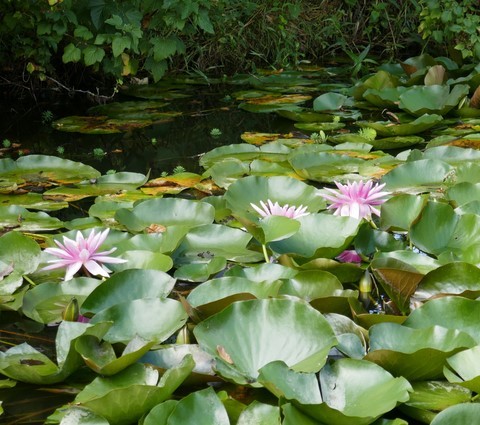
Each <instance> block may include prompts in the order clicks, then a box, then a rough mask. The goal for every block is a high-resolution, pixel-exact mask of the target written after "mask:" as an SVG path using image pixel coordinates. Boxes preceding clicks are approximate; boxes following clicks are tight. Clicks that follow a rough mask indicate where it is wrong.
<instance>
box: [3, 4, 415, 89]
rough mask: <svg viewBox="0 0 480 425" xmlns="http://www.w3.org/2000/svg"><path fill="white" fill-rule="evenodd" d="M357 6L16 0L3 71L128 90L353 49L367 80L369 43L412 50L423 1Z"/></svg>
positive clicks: (392, 50) (6, 14)
mask: <svg viewBox="0 0 480 425" xmlns="http://www.w3.org/2000/svg"><path fill="white" fill-rule="evenodd" d="M357 3H358V2H352V1H347V2H340V1H337V0H331V1H327V2H321V4H320V5H319V4H318V2H316V1H313V0H289V1H281V0H268V1H260V0H231V1H230V0H218V1H216V2H214V3H212V2H210V1H208V0H195V1H192V0H181V1H172V0H161V1H153V0H133V1H125V0H120V1H114V0H88V1H82V2H75V1H73V0H64V1H49V2H46V1H44V0H42V1H41V0H32V1H29V2H13V1H11V0H9V1H6V2H3V3H2V4H0V17H1V18H0V22H1V25H0V67H2V68H5V69H6V70H8V71H11V72H17V73H21V71H23V69H26V70H27V71H28V72H29V73H30V74H33V75H35V76H36V77H38V78H39V79H40V80H42V81H43V80H46V79H48V78H49V77H53V78H58V74H59V73H61V72H63V73H67V74H70V73H73V72H75V71H77V70H78V71H79V72H81V69H82V68H83V67H87V68H88V70H89V71H91V73H96V74H100V75H103V76H110V77H113V78H114V79H115V80H117V81H118V82H120V83H121V82H122V80H123V78H125V77H130V76H135V75H138V74H141V75H142V76H145V75H146V76H148V77H150V78H152V79H153V80H154V81H158V80H159V79H161V78H162V76H163V75H164V74H165V72H166V71H167V70H168V69H169V68H172V67H174V68H177V69H184V68H187V69H188V70H195V72H197V73H203V71H209V72H211V71H212V70H214V69H218V70H221V72H222V73H223V72H225V71H227V72H231V71H237V70H242V71H245V70H250V69H254V70H255V68H256V67H257V66H265V65H267V66H269V67H272V68H277V69H279V68H282V67H286V66H290V65H298V64H300V63H301V62H302V61H303V60H305V59H306V60H318V59H319V58H322V57H324V56H325V55H327V54H330V53H335V52H338V51H339V50H343V51H344V52H346V53H347V54H348V55H349V56H350V57H351V58H352V60H353V62H354V64H353V67H352V70H353V72H354V74H357V73H358V72H359V71H360V70H361V69H362V68H363V67H364V66H365V65H367V64H368V63H369V61H371V59H367V58H366V55H367V53H368V52H369V47H365V46H370V45H372V50H375V52H376V53H377V52H380V51H381V50H382V49H383V53H386V54H387V55H389V56H393V55H394V54H396V53H397V52H398V51H399V50H400V49H402V48H405V47H407V45H408V43H409V42H410V41H409V37H410V36H411V34H412V33H413V34H414V33H415V32H416V25H417V20H416V19H417V16H418V12H419V10H420V9H419V6H418V3H417V1H416V0H403V1H398V2H397V1H393V0H384V1H375V2H369V3H368V4H364V5H362V6H360V5H359V4H357ZM399 18H400V19H399ZM12 63H14V64H15V65H14V68H12ZM65 65H67V67H65ZM87 74H88V73H87ZM66 76H68V75H66ZM66 76H63V75H60V77H66Z"/></svg>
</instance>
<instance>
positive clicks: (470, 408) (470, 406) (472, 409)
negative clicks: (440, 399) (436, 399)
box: [431, 403, 480, 425]
mask: <svg viewBox="0 0 480 425" xmlns="http://www.w3.org/2000/svg"><path fill="white" fill-rule="evenodd" d="M479 415H480V405H478V404H475V403H461V404H457V405H455V406H450V407H449V408H447V409H445V410H443V411H442V412H440V413H439V414H438V415H437V416H435V419H434V420H433V421H432V422H431V425H464V424H474V423H475V421H477V420H478V416H479Z"/></svg>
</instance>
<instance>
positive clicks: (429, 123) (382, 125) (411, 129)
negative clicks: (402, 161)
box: [356, 114, 443, 136]
mask: <svg viewBox="0 0 480 425" xmlns="http://www.w3.org/2000/svg"><path fill="white" fill-rule="evenodd" d="M442 120H443V118H442V116H440V115H437V114H425V115H422V116H420V117H418V118H417V119H415V120H413V121H410V122H402V123H399V124H397V123H393V122H391V121H376V122H370V121H357V123H356V124H357V125H358V126H359V127H362V128H373V129H374V130H375V131H376V132H377V134H380V135H381V136H410V135H414V134H418V133H422V132H423V131H426V130H428V129H430V128H432V127H433V126H435V125H436V124H438V123H439V122H441V121H442Z"/></svg>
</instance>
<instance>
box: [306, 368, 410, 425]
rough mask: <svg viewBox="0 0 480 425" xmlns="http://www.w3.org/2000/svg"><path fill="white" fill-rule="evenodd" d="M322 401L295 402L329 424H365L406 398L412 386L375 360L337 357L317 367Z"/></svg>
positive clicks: (308, 412)
mask: <svg viewBox="0 0 480 425" xmlns="http://www.w3.org/2000/svg"><path fill="white" fill-rule="evenodd" d="M319 380H320V390H321V393H322V397H323V403H321V404H316V405H315V404H314V405H311V404H310V405H298V408H299V409H300V410H302V411H303V412H305V413H307V414H308V415H309V416H310V417H313V418H315V419H316V420H318V421H320V422H321V423H325V424H331V425H367V424H371V423H373V422H374V421H375V420H376V419H377V418H379V417H380V416H381V415H383V414H384V413H386V412H389V411H390V410H392V409H393V408H394V407H395V406H396V405H397V403H398V402H405V401H407V400H408V398H409V394H408V392H409V391H410V390H411V386H410V384H409V382H408V381H407V380H406V379H405V378H403V377H398V378H394V377H393V376H392V375H390V373H388V372H387V371H385V370H384V369H382V368H381V367H380V366H377V365H376V364H374V363H371V362H368V361H365V360H357V359H340V360H337V361H335V362H334V363H331V364H327V365H326V366H325V367H324V368H323V369H322V370H321V371H320V378H319Z"/></svg>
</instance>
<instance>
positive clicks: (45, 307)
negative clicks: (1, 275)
mask: <svg viewBox="0 0 480 425" xmlns="http://www.w3.org/2000/svg"><path fill="white" fill-rule="evenodd" d="M100 283H101V281H99V280H97V279H92V278H86V277H79V278H74V279H71V280H68V281H66V282H62V284H58V283H53V282H45V283H42V284H41V285H37V286H35V287H33V288H32V289H30V290H29V291H27V293H26V294H25V296H24V298H23V306H22V311H23V313H24V314H25V315H26V316H27V317H30V318H31V319H33V320H36V321H37V322H40V323H54V322H60V321H62V319H63V317H62V316H63V313H64V311H65V309H66V307H67V305H68V304H69V303H70V302H71V301H72V299H73V298H74V299H75V300H76V301H77V302H78V305H79V307H81V306H82V304H83V301H84V300H85V299H86V298H87V297H88V296H89V295H90V293H91V292H92V291H94V290H95V288H97V287H98V286H99V285H100Z"/></svg>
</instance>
